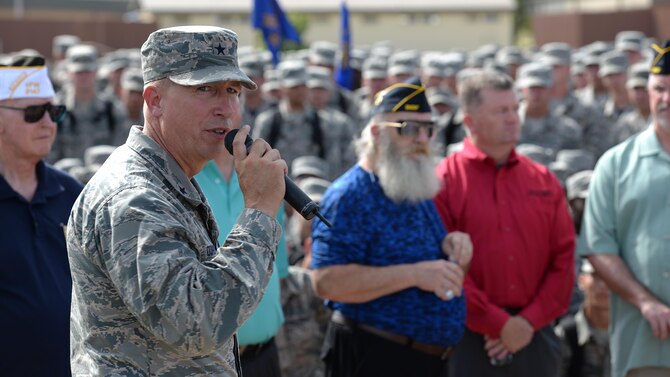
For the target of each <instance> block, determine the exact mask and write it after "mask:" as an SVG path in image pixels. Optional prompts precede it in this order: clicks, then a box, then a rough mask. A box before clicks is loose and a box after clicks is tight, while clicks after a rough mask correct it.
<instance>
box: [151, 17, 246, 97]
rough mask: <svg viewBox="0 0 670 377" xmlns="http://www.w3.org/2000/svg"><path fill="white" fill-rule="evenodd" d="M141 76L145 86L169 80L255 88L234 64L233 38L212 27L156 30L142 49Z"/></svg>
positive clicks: (234, 38) (181, 27) (235, 45)
mask: <svg viewBox="0 0 670 377" xmlns="http://www.w3.org/2000/svg"><path fill="white" fill-rule="evenodd" d="M142 73H143V75H144V82H145V83H149V82H152V81H156V80H161V79H164V78H169V79H170V80H171V81H172V82H174V83H177V84H179V85H201V84H207V83H212V82H217V81H239V82H240V83H241V84H242V85H243V86H244V87H246V88H248V89H251V90H255V89H256V84H255V83H254V82H253V81H252V80H251V79H250V78H249V77H248V76H247V75H245V74H244V73H243V72H242V71H241V70H240V68H239V65H238V62H237V34H235V32H234V31H232V30H228V29H224V28H220V27H216V26H178V27H172V28H166V29H160V30H157V31H155V32H153V33H151V34H150V35H149V38H148V39H147V40H146V42H144V44H143V45H142Z"/></svg>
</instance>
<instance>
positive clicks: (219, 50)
mask: <svg viewBox="0 0 670 377" xmlns="http://www.w3.org/2000/svg"><path fill="white" fill-rule="evenodd" d="M214 48H215V49H216V51H217V52H216V54H217V55H224V54H225V53H226V48H225V47H223V46H221V43H219V45H218V46H216V47H214Z"/></svg>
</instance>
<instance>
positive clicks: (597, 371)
mask: <svg viewBox="0 0 670 377" xmlns="http://www.w3.org/2000/svg"><path fill="white" fill-rule="evenodd" d="M555 330H556V335H558V337H559V338H560V339H561V353H562V355H563V356H562V358H563V361H562V367H561V376H565V377H610V376H611V374H612V372H611V364H610V347H609V336H607V330H601V331H600V332H601V333H602V334H604V336H600V337H598V336H596V335H595V331H596V330H595V329H593V328H592V327H591V325H589V323H588V321H587V320H586V316H585V315H584V309H583V308H581V309H580V310H579V311H578V312H577V313H576V314H575V315H574V316H572V317H565V318H564V319H563V320H561V322H560V323H559V324H558V325H557V326H556V328H555ZM571 338H572V339H571Z"/></svg>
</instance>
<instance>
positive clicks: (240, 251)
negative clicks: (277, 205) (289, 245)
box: [67, 127, 281, 376]
mask: <svg viewBox="0 0 670 377" xmlns="http://www.w3.org/2000/svg"><path fill="white" fill-rule="evenodd" d="M68 224H69V226H68V231H67V248H68V255H69V259H70V268H71V271H72V280H73V288H72V307H71V317H70V348H71V352H70V353H71V365H72V374H73V376H93V375H94V376H155V375H161V376H205V375H208V376H209V375H217V376H236V375H237V372H236V368H237V365H238V362H236V353H237V350H236V348H235V347H236V343H237V342H236V337H235V336H234V335H235V332H236V331H237V329H238V328H239V327H240V326H241V325H242V323H243V322H244V321H245V320H246V319H247V318H248V317H249V315H250V314H251V312H252V311H253V310H254V308H255V306H256V305H257V304H258V301H259V300H260V298H261V296H262V294H263V291H264V289H265V287H266V285H267V283H268V280H269V278H270V275H271V272H272V266H273V262H274V257H275V251H276V249H277V244H278V242H279V237H280V235H281V228H280V226H279V224H278V223H277V221H276V220H275V219H274V218H273V217H271V216H267V215H265V214H264V213H262V212H260V211H257V210H253V209H245V210H244V211H243V212H242V214H241V215H240V217H239V218H238V220H237V224H236V225H235V226H234V227H233V230H232V231H231V232H230V235H229V236H228V239H227V240H226V243H225V245H223V247H221V248H219V249H218V250H217V248H216V245H217V241H216V240H217V237H218V233H219V231H218V228H217V226H216V223H215V220H214V216H213V215H212V211H211V209H210V207H209V205H208V204H207V202H206V200H205V197H204V195H203V194H202V192H201V190H200V188H199V187H198V185H197V183H195V181H194V180H189V179H188V178H187V177H186V175H185V174H184V172H183V170H182V169H181V168H180V167H179V165H178V164H177V162H176V161H175V160H174V158H172V156H170V155H169V154H168V153H167V152H166V151H165V150H164V149H163V148H161V147H160V146H159V145H158V144H157V143H156V142H155V141H153V140H152V139H151V138H149V137H148V136H146V135H144V134H143V133H142V130H141V128H140V127H133V128H132V129H131V133H130V136H129V137H128V141H127V143H126V144H125V145H124V146H122V147H120V148H118V149H117V150H116V151H115V152H114V153H113V154H112V155H111V156H110V158H109V159H108V161H106V163H105V164H104V165H103V167H102V168H101V169H100V170H99V171H98V174H96V175H95V177H93V179H92V180H91V181H90V182H89V184H88V185H87V186H86V187H85V188H84V191H83V192H82V193H81V195H80V197H79V198H78V199H77V202H75V204H74V206H73V210H72V213H71V215H70V220H69V223H68Z"/></svg>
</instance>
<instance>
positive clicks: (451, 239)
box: [312, 78, 472, 377]
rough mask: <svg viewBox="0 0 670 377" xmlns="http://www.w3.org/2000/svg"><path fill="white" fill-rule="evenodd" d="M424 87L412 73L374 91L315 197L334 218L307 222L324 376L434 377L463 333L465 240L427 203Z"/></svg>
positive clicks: (430, 191)
mask: <svg viewBox="0 0 670 377" xmlns="http://www.w3.org/2000/svg"><path fill="white" fill-rule="evenodd" d="M425 89H426V88H425V86H423V85H422V84H421V82H420V81H419V79H418V78H412V79H410V80H408V81H407V82H404V83H397V84H393V85H391V86H389V87H388V88H386V89H385V90H383V91H381V92H379V93H378V94H377V96H376V99H375V107H374V108H373V116H372V119H371V120H370V121H369V122H368V124H367V126H366V127H365V128H364V130H363V132H362V136H361V138H360V139H359V140H358V141H357V145H356V146H357V152H358V156H359V160H358V163H357V164H356V165H355V166H354V167H352V168H351V169H350V170H349V171H347V172H346V173H345V174H344V175H343V176H341V177H340V178H338V179H337V180H336V181H335V182H333V184H332V185H331V186H330V187H329V189H328V190H327V191H326V193H325V195H324V197H323V200H322V202H321V206H322V207H321V208H322V211H323V214H324V216H326V217H327V218H328V219H330V220H331V221H332V222H333V227H332V228H328V227H327V226H326V225H325V224H323V223H322V222H320V221H318V220H317V221H315V223H314V225H313V232H312V237H313V246H312V266H313V267H314V269H315V271H314V272H313V285H314V287H315V291H316V293H317V294H318V295H319V296H321V297H322V298H325V299H327V303H328V305H329V306H330V307H331V308H332V309H334V313H333V316H332V317H331V322H330V323H329V328H328V330H327V334H326V339H325V342H324V348H323V351H322V357H323V358H324V360H325V364H326V375H327V376H350V377H351V376H387V377H388V376H403V377H407V376H424V377H425V376H439V375H440V373H441V370H442V369H443V368H444V365H445V363H446V360H447V358H448V357H449V355H450V353H451V347H452V346H454V345H455V344H456V343H457V342H458V341H459V339H460V338H461V335H462V334H463V330H464V323H465V301H464V299H463V292H462V285H463V276H464V274H465V270H467V268H468V265H469V263H470V260H471V258H472V243H471V242H470V238H469V237H468V236H467V235H466V234H464V233H457V232H454V233H450V234H448V235H447V232H446V230H445V228H444V227H443V225H442V222H441V220H440V217H439V215H438V213H437V210H436V209H435V206H434V204H433V202H432V198H433V196H434V195H435V194H436V193H437V190H438V188H439V184H438V181H437V178H436V176H435V173H434V166H435V163H434V161H435V160H434V158H433V156H432V155H431V153H430V147H429V141H430V137H431V136H432V134H433V131H434V127H435V125H434V123H433V119H432V115H431V109H430V105H429V104H428V101H427V99H426V94H425Z"/></svg>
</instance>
